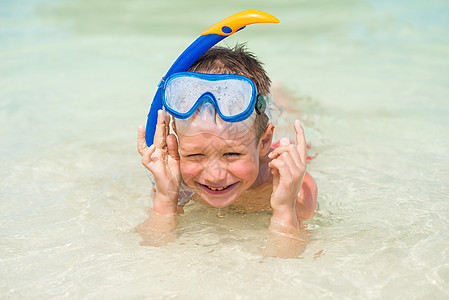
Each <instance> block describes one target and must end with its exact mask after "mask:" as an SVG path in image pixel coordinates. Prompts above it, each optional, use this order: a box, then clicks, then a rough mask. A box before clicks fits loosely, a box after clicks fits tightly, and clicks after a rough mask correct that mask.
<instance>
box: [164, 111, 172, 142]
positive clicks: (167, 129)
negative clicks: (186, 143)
mask: <svg viewBox="0 0 449 300" xmlns="http://www.w3.org/2000/svg"><path fill="white" fill-rule="evenodd" d="M162 113H163V116H164V122H165V137H167V136H168V135H169V134H170V114H169V113H168V112H166V111H163V112H162Z"/></svg>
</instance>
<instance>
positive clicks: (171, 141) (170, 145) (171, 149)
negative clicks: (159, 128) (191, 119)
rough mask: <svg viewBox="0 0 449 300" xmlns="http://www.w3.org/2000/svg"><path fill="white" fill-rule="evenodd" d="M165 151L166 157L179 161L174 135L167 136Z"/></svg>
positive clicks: (176, 141)
mask: <svg viewBox="0 0 449 300" xmlns="http://www.w3.org/2000/svg"><path fill="white" fill-rule="evenodd" d="M167 151H168V155H170V156H171V157H172V158H174V159H175V160H178V161H179V151H178V140H177V139H176V136H175V135H174V134H169V135H168V136H167Z"/></svg>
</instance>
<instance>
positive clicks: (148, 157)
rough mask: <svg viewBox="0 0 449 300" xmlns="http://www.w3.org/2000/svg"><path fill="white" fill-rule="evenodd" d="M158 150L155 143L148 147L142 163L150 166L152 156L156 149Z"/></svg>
mask: <svg viewBox="0 0 449 300" xmlns="http://www.w3.org/2000/svg"><path fill="white" fill-rule="evenodd" d="M155 150H156V147H155V146H154V145H151V146H150V147H148V148H147V149H146V150H145V152H143V154H142V164H143V165H144V166H145V167H147V168H148V165H149V163H150V162H151V156H152V155H153V153H154V151H155Z"/></svg>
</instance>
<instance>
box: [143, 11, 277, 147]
mask: <svg viewBox="0 0 449 300" xmlns="http://www.w3.org/2000/svg"><path fill="white" fill-rule="evenodd" d="M256 23H279V20H278V19H276V18H275V17H274V16H272V15H270V14H268V13H265V12H262V11H257V10H245V11H242V12H239V13H236V14H234V15H232V16H230V17H227V18H226V19H224V20H222V21H220V22H218V23H216V24H215V25H213V26H212V27H210V28H209V29H207V30H206V31H204V32H203V33H202V34H201V35H200V36H199V37H198V38H197V39H196V40H195V41H194V42H193V43H192V44H190V46H189V47H187V49H185V50H184V52H182V53H181V55H180V56H179V57H178V58H177V59H176V61H175V62H174V63H173V64H172V66H171V67H170V69H169V70H168V71H167V73H166V74H165V76H164V77H163V78H162V80H161V82H160V83H159V84H158V89H157V91H156V94H155V95H154V98H153V102H152V103H151V108H150V112H149V113H148V119H147V124H146V133H145V140H146V143H147V145H148V146H150V145H152V144H153V141H154V133H155V131H156V124H157V112H158V110H160V109H161V108H162V89H163V86H164V81H165V79H167V78H168V77H169V76H170V75H172V74H174V73H178V72H185V71H187V70H188V69H189V68H190V67H191V66H192V64H193V63H194V62H195V61H196V60H197V59H198V58H199V57H200V56H201V55H203V54H204V53H205V52H206V51H207V50H209V49H210V48H212V47H213V46H214V45H216V44H217V43H219V42H220V41H221V40H223V39H224V38H226V37H228V36H230V35H232V34H234V33H236V32H237V31H239V30H241V29H243V28H245V27H246V26H247V25H250V24H256Z"/></svg>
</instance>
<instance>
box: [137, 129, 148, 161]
mask: <svg viewBox="0 0 449 300" xmlns="http://www.w3.org/2000/svg"><path fill="white" fill-rule="evenodd" d="M147 148H148V147H147V142H146V140H145V127H143V125H139V128H138V129H137V151H139V153H140V155H143V153H144V152H145V150H146V149H147Z"/></svg>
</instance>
